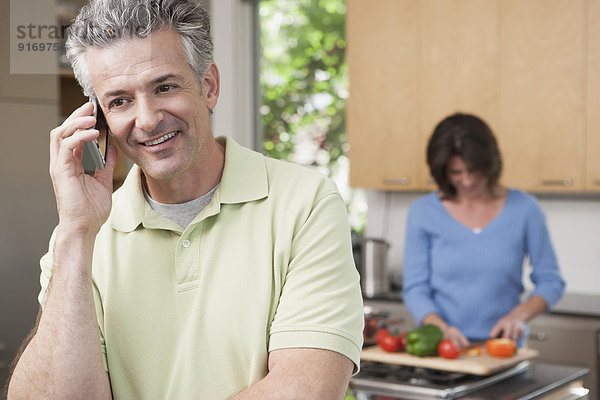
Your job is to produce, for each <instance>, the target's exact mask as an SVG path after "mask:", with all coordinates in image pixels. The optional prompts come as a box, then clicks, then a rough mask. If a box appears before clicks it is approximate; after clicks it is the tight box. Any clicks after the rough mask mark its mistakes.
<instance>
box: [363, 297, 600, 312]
mask: <svg viewBox="0 0 600 400" xmlns="http://www.w3.org/2000/svg"><path fill="white" fill-rule="evenodd" d="M364 300H365V301H366V302H369V301H386V302H400V303H401V302H402V292H401V291H399V290H396V291H390V292H389V293H386V294H380V295H377V296H373V297H364ZM550 314H558V315H575V316H581V317H593V318H600V296H598V295H591V294H590V295H588V294H570V293H567V294H565V295H564V297H563V298H562V299H561V300H560V301H559V302H558V303H556V305H555V306H554V307H553V308H552V310H551V311H550Z"/></svg>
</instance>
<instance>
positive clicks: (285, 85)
mask: <svg viewBox="0 0 600 400" xmlns="http://www.w3.org/2000/svg"><path fill="white" fill-rule="evenodd" d="M345 18H346V2H345V0H286V1H277V0H261V1H260V2H259V3H258V25H259V32H260V34H259V37H260V49H261V50H260V51H259V53H260V62H259V70H260V72H259V76H260V92H261V100H260V105H259V113H260V118H261V122H262V123H261V124H260V126H261V132H260V134H259V142H258V143H259V146H258V147H261V145H262V148H260V149H259V150H261V151H263V152H264V153H265V154H266V155H268V156H270V157H273V158H279V159H284V160H288V161H291V162H295V163H298V164H302V165H306V166H311V167H313V168H316V169H318V170H319V171H321V172H322V173H323V174H325V175H327V176H329V177H330V178H332V179H333V180H334V181H335V182H336V184H337V185H338V188H339V190H340V192H341V194H342V196H343V197H344V199H345V201H346V204H347V206H348V211H349V215H350V225H351V227H352V229H353V230H354V231H356V232H359V233H362V231H363V230H364V227H365V223H366V193H364V191H361V190H357V189H352V188H350V187H349V184H348V171H349V160H348V158H347V156H346V153H347V151H348V148H349V146H348V143H347V140H346V116H345V114H346V99H347V98H348V68H347V65H346V58H345V49H346V41H345Z"/></svg>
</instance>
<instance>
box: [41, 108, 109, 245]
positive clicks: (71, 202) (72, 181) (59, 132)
mask: <svg viewBox="0 0 600 400" xmlns="http://www.w3.org/2000/svg"><path fill="white" fill-rule="evenodd" d="M92 111H93V104H92V103H89V102H88V103H86V104H84V105H83V106H81V107H79V108H78V109H77V110H75V111H74V112H73V113H72V114H71V115H70V116H69V117H68V118H67V119H66V120H65V121H64V122H63V124H62V125H60V126H59V127H57V128H55V129H53V130H52V131H51V133H50V176H51V178H52V183H53V186H54V193H55V196H56V203H57V208H58V215H59V223H60V225H62V226H67V227H68V229H73V230H76V231H79V232H82V233H83V232H85V233H89V234H90V235H93V236H95V235H96V233H97V232H98V230H99V229H100V226H102V224H103V223H104V221H106V219H107V218H108V214H109V212H110V207H111V195H112V175H113V171H114V168H115V164H116V160H117V154H116V149H115V148H114V147H112V146H111V148H110V150H109V151H108V154H107V155H106V167H105V168H104V169H103V170H97V171H96V173H95V175H94V176H89V175H86V174H85V173H84V171H83V166H82V165H81V159H82V156H83V147H84V145H85V142H86V141H90V140H93V139H96V138H97V137H98V135H99V132H98V131H97V130H96V129H94V124H95V123H96V119H95V118H94V117H93V115H92Z"/></svg>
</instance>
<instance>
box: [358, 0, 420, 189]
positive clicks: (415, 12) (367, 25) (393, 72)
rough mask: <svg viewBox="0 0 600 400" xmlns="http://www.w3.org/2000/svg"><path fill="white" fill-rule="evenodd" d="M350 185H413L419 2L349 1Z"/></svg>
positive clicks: (417, 154)
mask: <svg viewBox="0 0 600 400" xmlns="http://www.w3.org/2000/svg"><path fill="white" fill-rule="evenodd" d="M347 7H348V10H347V41H348V50H347V59H348V65H349V71H350V98H349V100H348V106H347V107H348V108H347V110H348V114H347V123H348V142H349V144H350V159H351V164H350V182H351V184H352V186H360V187H369V188H375V189H383V190H387V189H415V188H416V176H417V172H416V169H417V163H419V165H421V164H422V160H423V158H424V153H423V152H422V151H421V150H422V149H420V148H419V147H418V143H419V141H418V135H419V103H420V100H419V99H420V87H419V86H420V69H419V58H420V47H419V44H420V38H419V1H418V0H377V1H364V0H348V3H347Z"/></svg>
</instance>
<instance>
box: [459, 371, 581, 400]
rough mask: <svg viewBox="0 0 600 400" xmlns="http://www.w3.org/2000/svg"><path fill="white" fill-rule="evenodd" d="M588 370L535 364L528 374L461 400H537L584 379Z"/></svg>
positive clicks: (517, 376) (471, 394)
mask: <svg viewBox="0 0 600 400" xmlns="http://www.w3.org/2000/svg"><path fill="white" fill-rule="evenodd" d="M589 371H590V370H589V369H588V368H582V367H574V366H566V365H558V364H548V363H543V362H539V361H537V362H534V363H532V365H531V366H530V367H529V370H528V371H527V372H524V373H522V374H520V375H516V376H513V377H512V378H508V379H506V380H504V381H502V382H500V383H498V384H496V385H493V386H490V387H488V388H485V389H481V390H478V391H476V392H473V393H470V394H468V395H466V396H465V397H461V400H481V399H515V400H527V399H536V398H539V397H540V396H543V395H547V394H549V393H550V392H552V391H553V390H555V389H557V388H560V387H563V386H565V385H567V384H568V383H570V382H573V381H576V380H579V379H582V378H583V377H584V376H585V375H587V374H588V373H589Z"/></svg>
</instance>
